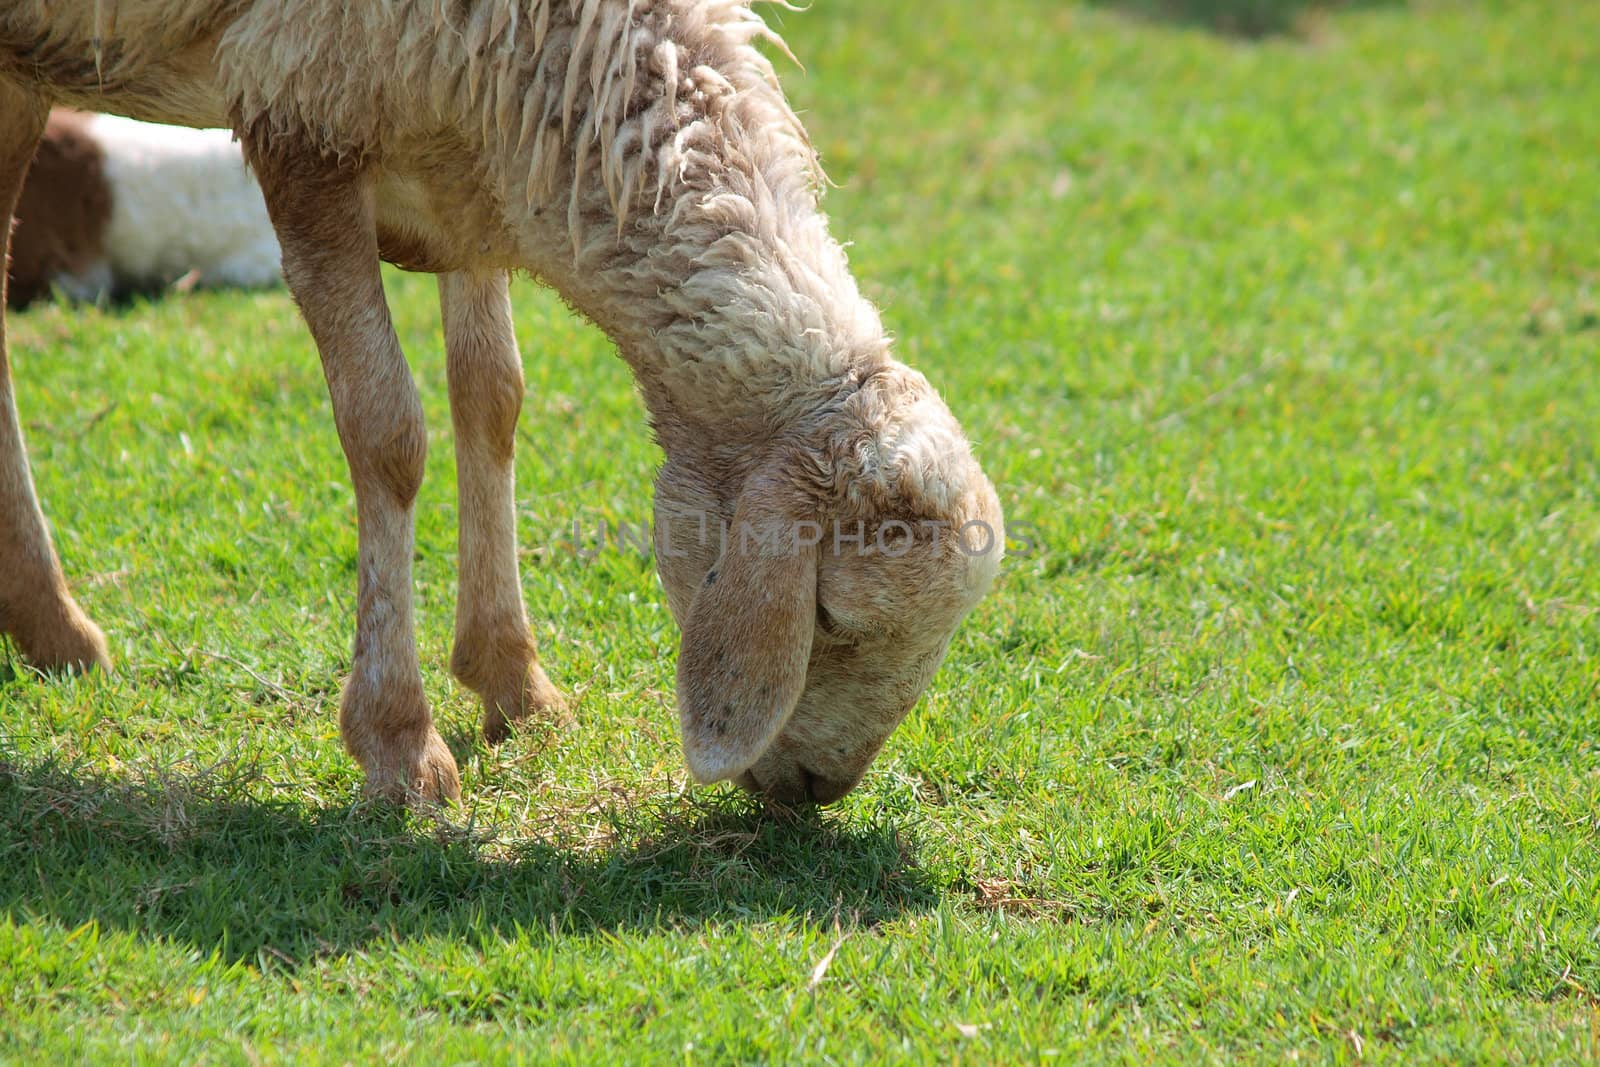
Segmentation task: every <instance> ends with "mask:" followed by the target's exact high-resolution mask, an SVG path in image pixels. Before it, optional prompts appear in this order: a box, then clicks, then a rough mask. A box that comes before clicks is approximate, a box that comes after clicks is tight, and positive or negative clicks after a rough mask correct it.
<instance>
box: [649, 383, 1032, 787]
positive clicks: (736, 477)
mask: <svg viewBox="0 0 1600 1067" xmlns="http://www.w3.org/2000/svg"><path fill="white" fill-rule="evenodd" d="M655 530H656V550H657V552H656V555H657V561H658V563H657V565H658V568H659V571H660V574H661V578H662V583H663V585H664V586H665V588H666V591H667V595H668V600H669V602H670V604H671V607H672V610H673V614H674V615H675V616H676V618H677V620H678V623H679V626H680V627H681V629H682V632H683V639H682V646H681V650H680V654H679V661H678V707H679V720H680V727H681V730H682V737H683V745H684V752H685V755H686V757H687V760H688V764H689V769H690V770H691V772H693V774H694V776H695V778H697V779H698V780H699V781H701V782H705V783H710V782H715V781H719V780H723V779H732V780H733V781H735V782H736V783H738V784H739V785H740V786H742V787H744V788H746V789H749V790H752V791H754V792H759V793H764V794H766V795H769V796H771V797H773V798H775V799H778V800H782V801H785V802H791V803H793V802H803V801H816V802H821V803H826V802H828V801H831V800H835V799H837V798H839V797H841V796H843V795H844V794H845V793H847V792H849V791H850V790H851V789H852V788H854V787H855V785H856V784H857V782H859V781H860V779H861V776H862V775H863V774H864V773H865V771H866V769H867V766H868V765H869V764H870V763H871V762H872V760H873V758H874V757H875V756H876V755H877V753H878V751H879V749H880V748H882V746H883V743H884V741H885V740H886V739H887V738H888V736H889V734H890V733H891V732H892V731H893V730H894V728H895V727H896V726H897V725H898V724H899V723H900V721H901V719H903V718H904V717H905V715H906V713H907V712H908V711H910V709H911V707H912V706H913V705H914V704H915V703H916V701H917V698H918V697H919V696H920V695H921V694H922V691H923V690H924V689H925V688H926V687H927V684H928V682H929V680H930V679H931V678H932V677H933V674H934V672H935V670H937V668H938V666H939V663H940V661H941V660H942V659H943V658H944V654H945V650H946V649H947V648H948V647H949V643H950V639H951V637H952V636H953V635H954V633H955V630H956V627H957V625H958V624H959V623H960V621H961V619H962V618H963V617H964V616H965V615H966V614H967V612H968V611H969V610H970V609H971V608H972V607H973V605H974V604H975V603H976V602H977V601H978V599H979V598H980V597H981V596H982V595H983V593H984V591H985V590H986V589H987V588H988V586H989V584H990V582H991V581H992V580H993V578H994V575H995V572H996V570H997V569H998V566H999V562H1000V557H1001V553H1002V551H1003V548H1002V546H1003V544H1004V530H1003V525H1002V519H1001V514H1000V506H999V502H998V500H997V499H996V497H995V492H994V488H993V487H992V486H991V485H990V484H989V481H988V479H987V478H985V477H984V474H983V472H982V470H980V469H979V467H978V464H977V462H976V461H975V460H974V459H973V458H972V454H971V450H970V448H969V446H968V444H967V441H966V438H965V437H964V436H963V435H962V433H961V429H960V427H959V426H958V425H957V423H956V421H955V419H954V417H952V416H951V414H950V412H949V410H948V409H947V408H946V407H945V405H944V403H943V402H942V401H941V400H940V399H939V397H938V395H937V394H936V393H935V392H934V390H933V389H932V387H931V386H929V384H928V382H927V381H926V379H924V378H923V377H922V375H920V374H918V373H916V372H915V371H912V370H910V369H909V368H907V367H905V366H903V365H901V364H898V363H895V362H893V361H885V362H884V363H882V364H880V365H879V366H877V367H875V368H873V369H871V370H869V371H866V372H865V373H864V374H862V375H861V376H860V377H859V378H858V379H856V380H854V381H852V382H851V383H850V385H849V387H848V389H847V390H846V391H845V393H844V395H842V396H836V397H834V398H833V399H832V400H830V401H829V402H828V403H825V404H822V405H821V406H820V407H819V409H818V410H817V411H816V412H814V413H812V415H811V416H810V417H808V418H804V419H800V420H798V422H797V425H796V426H795V427H794V428H793V429H792V430H790V431H789V432H787V433H784V434H782V435H780V436H779V437H778V438H777V439H776V440H775V441H773V442H771V443H770V446H769V447H767V448H766V449H765V451H764V454H762V455H760V456H759V457H756V458H754V459H753V460H752V459H749V458H748V457H746V458H744V459H742V460H740V459H733V460H730V459H728V458H726V457H723V458H717V457H714V456H712V455H711V454H710V453H700V454H697V455H684V454H682V453H681V452H680V454H679V455H673V454H672V452H671V451H670V450H669V453H668V461H667V464H666V465H665V466H664V467H663V469H662V472H661V476H660V477H659V479H658V481H657V495H656V523H655Z"/></svg>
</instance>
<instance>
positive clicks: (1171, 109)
mask: <svg viewBox="0 0 1600 1067" xmlns="http://www.w3.org/2000/svg"><path fill="white" fill-rule="evenodd" d="M1219 10H1220V14H1219ZM1262 11H1265V12H1266V13H1267V15H1266V16H1261V15H1260V12H1262ZM1240 12H1243V14H1242V15H1241V14H1240ZM1280 16H1281V17H1280ZM782 23H783V28H784V31H785V33H786V35H787V36H788V38H789V40H790V43H791V44H792V45H793V47H794V49H795V51H796V52H797V53H798V54H799V55H800V56H801V57H802V58H803V59H804V60H805V61H806V64H807V72H806V73H805V74H804V75H802V74H800V73H798V72H793V71H791V72H790V73H789V74H788V75H787V83H788V86H789V89H790V93H791V95H792V96H793V97H794V98H795V99H796V101H797V103H798V104H799V105H800V106H802V107H803V108H805V109H806V111H807V121H808V124H809V125H810V127H811V129H812V132H813V135H814V137H815V140H816V141H817V143H818V145H819V146H820V148H821V149H822V151H823V154H824V157H825V162H826V163H827V165H828V167H829V169H830V173H831V175H832V177H833V178H834V180H835V181H836V182H838V183H839V186H840V187H839V188H838V189H837V190H835V191H833V192H832V193H831V194H830V196H829V200H828V204H829V210H830V212H831V214H832V215H833V218H834V222H835V226H836V228H837V230H838V232H839V233H840V235H841V236H843V237H845V238H848V239H850V240H852V241H853V242H854V245H853V248H852V252H851V255H852V260H853V262H854V264H855V265H856V267H857V272H858V275H859V277H860V278H861V279H862V281H863V284H864V286H865V287H866V288H867V290H868V291H869V292H870V293H871V294H872V295H873V296H874V297H875V298H876V299H877V300H878V301H879V302H880V303H881V305H882V306H883V308H884V311H885V317H886V320H887V322H888V323H889V324H890V326H891V328H892V329H893V330H894V331H895V333H896V334H897V336H898V337H899V339H900V340H899V349H900V352H901V354H902V355H903V356H904V357H905V358H907V359H908V360H909V361H910V362H912V363H914V364H915V365H917V366H918V367H919V368H921V369H922V370H923V371H925V372H926V373H927V374H928V376H929V377H930V378H931V379H932V380H933V381H934V382H935V384H936V385H938V386H939V387H940V389H941V390H942V391H943V393H944V395H945V397H946V399H947V400H948V401H949V403H950V405H951V407H952V408H953V409H954V410H955V411H956V412H957V414H958V415H959V416H960V417H961V418H962V420H963V422H964V424H965V425H966V427H967V430H968V432H969V434H970V435H971V437H972V438H973V439H974V441H976V442H977V447H978V451H979V455H980V458H981V459H982V461H983V462H984V464H985V466H986V468H987V469H988V471H989V473H990V475H991V476H992V477H993V479H994V481H995V482H996V483H997V484H998V485H999V486H1000V488H1001V496H1002V499H1003V501H1004V502H1005V505H1006V508H1007V513H1008V516H1009V518H1010V519H1011V520H1012V521H1013V522H1014V523H1026V524H1028V526H1027V527H1019V528H1021V529H1023V530H1024V532H1026V533H1027V535H1028V537H1029V539H1030V540H1031V541H1032V542H1033V544H1032V547H1031V550H1030V551H1027V552H1018V553H1015V554H1014V556H1013V558H1012V559H1011V560H1010V561H1009V562H1008V564H1007V568H1006V571H1005V573H1004V576H1003V578H1002V580H1001V582H1000V584H999V586H998V588H997V589H996V591H995V592H994V594H993V595H992V596H991V597H990V598H989V599H988V600H987V601H986V602H985V603H984V604H983V605H982V606H981V607H980V608H979V609H978V610H977V612H976V613H975V614H974V615H973V617H972V618H971V619H970V620H969V622H968V624H967V625H966V626H965V627H964V628H963V630H962V631H961V633H960V635H959V636H958V638H957V640H956V642H955V644H954V646H953V647H952V649H951V652H950V656H949V660H948V662H947V663H946V666H945V667H944V668H943V670H942V671H941V673H940V675H939V676H938V678H937V679H936V680H935V683H934V685H933V687H932V688H931V689H930V691H929V693H928V694H927V696H926V697H925V698H924V700H923V702H922V703H921V705H920V706H919V707H918V709H917V710H916V711H915V712H914V713H913V714H912V716H911V717H910V719H909V720H908V721H907V722H906V723H905V724H904V725H903V726H902V727H901V728H900V730H899V731H898V732H897V733H896V734H895V736H894V737H893V738H892V739H891V740H890V742H889V744H888V746H887V748H886V750H885V751H884V753H883V755H882V756H881V757H880V759H879V761H878V762H877V764H876V765H875V766H874V768H873V770H872V771H871V772H870V773H869V775H868V777H867V779H866V781H865V783H864V785H863V786H862V788H861V789H859V790H858V791H857V792H856V793H854V794H852V795H851V796H850V797H849V798H847V800H845V801H844V802H843V803H841V804H839V805H838V806H837V807H835V808H831V809H828V810H825V811H823V812H821V813H809V814H807V813H802V814H800V815H797V816H792V817H788V818H776V817H764V816H763V815H762V813H761V812H760V811H759V810H758V809H757V808H756V807H755V806H754V805H753V804H752V803H751V802H749V801H747V800H745V799H743V798H741V797H740V796H738V795H736V794H735V793H733V792H731V791H729V790H727V789H725V788H724V789H717V790H710V791H706V790H699V789H693V788H689V787H688V786H687V784H686V775H685V772H684V770H683V766H682V759H681V755H680V752H679V749H678V745H677V740H676V736H675V730H674V721H675V717H674V716H675V713H674V711H673V707H672V696H671V688H672V680H673V657H674V655H675V649H676V643H677V634H676V630H675V628H674V626H673V625H672V622H671V619H670V616H669V614H668V612H667V610H666V606H665V602H664V599H663V596H662V594H661V592H660V590H659V587H658V585H657V582H656V579H655V576H654V572H653V568H652V566H651V564H650V562H649V561H648V560H646V559H644V558H642V557H640V556H639V555H638V554H637V553H636V552H634V551H631V550H630V551H616V550H612V549H609V548H608V550H606V551H602V552H599V553H593V552H590V551H588V549H591V548H593V547H594V545H593V541H594V530H595V528H596V527H597V525H599V524H601V523H610V524H615V523H617V522H628V523H637V522H641V521H644V520H645V519H647V518H648V516H649V482H650V477H651V474H652V469H653V466H654V464H655V463H656V461H657V458H658V454H657V452H656V450H655V449H654V447H653V445H652V444H651V443H650V441H649V439H648V436H647V434H646V432H645V430H644V427H643V423H642V418H641V414H640V408H639V404H638V402H637V401H636V399H635V397H634V396H633V394H632V390H631V384H630V382H629V379H628V377H627V374H626V371H625V368H624V366H623V365H622V363H621V362H620V361H619V360H616V359H615V358H614V357H613V356H612V355H611V354H610V352H609V350H608V346H607V344H606V343H605V341H604V340H603V338H602V337H601V336H600V335H599V334H598V333H597V332H596V331H595V330H593V329H592V328H590V327H588V326H586V325H584V324H581V323H579V322H577V321H575V320H574V319H573V318H572V317H571V316H570V315H569V314H568V313H567V312H566V310H565V309H564V308H563V307H562V306H561V305H560V304H559V302H558V301H556V300H555V299H554V298H552V297H551V296H550V295H549V294H547V293H544V292H541V291H538V290H537V289H535V288H534V287H533V286H531V285H526V284H525V285H523V286H522V287H521V288H520V289H519V290H518V293H517V302H518V307H519V335H520V338H521V341H522V346H523V351H524V353H525V356H526V362H527V374H528V395H527V404H526V407H525V411H524V418H523V429H522V431H521V441H522V448H521V467H520V471H519V479H520V480H519V490H518V492H519V502H520V505H521V507H522V509H523V516H524V517H523V525H522V543H523V547H524V565H525V571H524V585H525V589H526V593H527V596H528V600H529V604H530V606H531V608H532V611H533V614H534V618H535V629H536V631H537V633H538V635H539V637H540V639H541V641H542V642H543V649H544V652H545V658H546V662H547V664H548V665H549V667H550V670H551V673H552V676H553V677H555V679H556V680H557V681H558V683H559V684H561V685H562V686H563V687H565V688H567V689H568V690H569V691H570V692H572V693H573V694H574V695H575V697H576V722H575V724H574V725H573V726H571V727H570V728H569V729H567V730H565V731H563V732H560V733H559V734H557V735H555V736H548V737H538V736H519V737H517V738H515V739H513V740H512V741H511V742H509V743H508V744H506V745H505V746H503V747H501V748H499V749H496V750H489V749H487V748H485V747H483V746H482V745H481V744H480V743H478V742H476V741H475V739H474V736H473V731H474V728H475V725H476V719H477V711H476V708H475V707H474V704H473V701H472V700H471V699H470V694H468V693H466V692H465V691H464V690H461V689H458V688H457V687H456V686H455V685H454V684H453V683H452V681H451V680H450V678H449V676H448V673H447V671H446V670H445V660H446V656H447V645H448V638H449V631H450V625H451V612H452V604H453V596H454V556H455V533H454V529H455V522H454V510H455V508H454V486H453V478H454V471H453V467H452V464H451V459H450V450H449V435H448V426H449V420H448V417H447V414H446V410H445V396H444V368H443V360H442V357H441V355H440V351H441V341H440V337H439V327H438V323H437V311H436V309H435V304H434V299H433V287H432V283H431V281H430V280H429V279H427V278H425V277H416V276H406V275H401V274H398V273H396V274H392V275H390V276H389V281H390V283H391V286H390V295H391V299H392V301H393V304H394V307H395V312H396V316H397V320H398V323H399V327H400V330H401V335H402V340H403V341H404V342H405V343H406V344H407V347H408V351H409V352H410V354H411V356H412V360H413V363H414V365H415V367H416V370H417V374H418V377H419V379H420V382H421V384H422V389H423V395H424V400H425V403H426V405H427V408H428V416H429V424H430V441H431V452H430V455H429V459H428V466H429V474H428V482H427V484H426V486H425V488H424V490H423V494H422V497H421V500H420V510H419V520H418V525H419V530H418V563H417V566H418V588H419V596H420V607H419V610H420V613H421V622H420V625H421V640H422V645H423V656H424V675H425V678H426V681H427V685H428V688H429V690H430V695H431V698H432V699H433V701H434V702H435V707H436V709H437V714H438V716H439V719H440V722H441V728H442V729H443V730H444V732H445V734H446V736H447V738H449V739H450V741H451V743H452V745H453V747H454V748H455V750H456V754H457V756H458V758H459V759H460V760H461V763H462V768H463V776H464V783H463V784H464V788H465V802H464V805H463V806H462V807H461V808H458V809H455V810H453V811H451V812H449V813H448V814H447V815H446V816H445V817H442V818H435V817H429V816H425V815H416V814H404V813H395V812H392V811H385V810H381V809H375V808H372V807H368V806H365V805H363V804H361V803H359V802H358V797H359V792H360V780H359V774H358V770H357V768H356V766H355V765H354V764H353V763H352V762H351V761H350V760H349V759H348V758H347V757H345V756H344V755H343V754H342V752H341V750H340V746H339V743H338V737H337V724H336V717H337V707H336V705H337V699H338V683H339V679H340V676H341V674H342V672H343V671H344V670H345V668H346V666H347V664H348V661H349V650H350V634H351V626H352V615H353V605H352V600H353V592H354V586H355V580H354V559H355V526H354V516H353V505H352V499H351V495H350V492H349V489H348V484H347V479H346V475H345V472H344V466H343V460H342V457H341V456H340V453H339V449H338V445H337V441H336V438H335V436H334V432H333V426H332V420H331V418H330V417H329V413H328V405H327V399H326V394H325V391H324V387H323V385H322V382H321V378H320V373H319V370H318V366H317V361H316V359H315V357H314V355H313V353H312V351H311V348H310V345H309V341H308V339H307V337H306V335H305V333H304V331H303V329H302V327H301V326H300V324H299V322H298V320H297V319H296V316H295V313H294V311H293V309H292V307H291V305H290V303H289V301H288V299H287V297H286V296H284V295H283V294H281V293H271V294H260V295H238V294H232V295H227V294H215V295H199V296H194V297H190V298H182V299H172V300H168V301H165V302H161V303H157V304H148V305H146V304H141V305H137V306H134V307H131V308H127V309H121V310H115V311H97V310H92V309H91V310H82V309H71V308H66V307H61V306H57V307H45V308H41V309H38V310H34V311H30V312H28V313H26V314H23V315H20V316H15V317H14V318H13V320H12V342H13V360H14V363H15V366H16V370H17V375H18V379H19V386H18V389H19V398H18V399H19V404H20V406H21V408H22V412H23V420H24V423H25V424H26V427H27V429H28V432H29V434H30V435H31V446H32V453H33V457H34V465H35V471H36V476H37V480H38V483H39V489H40V493H41V496H42V497H43V499H44V502H45V506H46V510H47V511H48V512H49V514H50V516H51V518H52V521H53V523H54V526H55V529H56V533H57V537H58V544H59V547H60V551H61V554H62V556H63V559H64V561H65V564H66V567H67V569H68V572H69V574H71V575H72V576H73V577H74V581H75V587H76V590H77V592H78V595H79V597H80V599H81V600H82V602H83V603H84V605H85V607H86V608H87V609H88V610H89V611H90V612H91V614H92V615H94V616H95V617H96V618H97V619H98V621H99V622H100V623H101V624H102V626H104V628H105V629H106V631H107V633H108V634H109V635H110V637H111V640H112V646H113V654H114V656H115V657H116V659H117V663H118V667H117V669H116V670H115V671H114V672H113V673H111V674H108V675H103V676H98V677H92V678H85V679H79V680H72V679H41V678H39V677H37V676H34V675H32V674H30V673H29V672H28V671H27V670H26V669H25V668H24V667H23V666H22V665H21V663H20V661H18V660H17V659H16V657H15V655H14V653H12V652H11V651H10V650H9V649H0V682H3V688H0V1059H6V1060H11V1061H16V1062H23V1061H27V1062H68V1061H70V1060H73V1059H83V1058H87V1059H93V1060H110V1059H117V1060H135V1061H146V1062H156V1061H161V1062H166V1061H178V1060H182V1061H213V1062H296V1063H299V1062H312V1063H315V1062H340V1061H345V1062H371V1061H374V1060H379V1059H386V1060H398V1061H403V1062H425V1063H435V1062H437V1063H445V1062H460V1061H470V1060H499V1059H502V1058H510V1057H513V1056H516V1057H523V1058H527V1059H534V1060H544V1059H549V1060H556V1061H565V1062H573V1063H608V1062H635V1061H667V1060H671V1061H674V1062H691V1063H720V1062H729V1061H757V1062H769V1061H778V1062H861V1061H869V1060H870V1061H874V1062H876V1061H878V1060H880V1059H882V1060H889V1061H905V1062H946V1061H954V1060H960V1061H962V1062H974V1063H977V1062H1008V1063H1009V1062H1016V1063H1023V1062H1036V1061H1051V1062H1063V1063H1075V1062H1080V1061H1084V1060H1109V1061H1144V1060H1150V1059H1159V1060H1165V1061H1168V1062H1174V1063H1190V1062H1195V1061H1197V1060H1214V1061H1219V1062H1232V1061H1235V1060H1239V1059H1255V1060H1261V1061H1268V1062H1279V1061H1282V1060H1285V1059H1290V1058H1295V1059H1305V1060H1319V1061H1321V1060H1331V1061H1346V1062H1353V1061H1367V1060H1386V1061H1390V1062H1407V1063H1410V1062H1418V1061H1430V1060H1431V1061H1437V1062H1464V1061H1479V1062H1503V1061H1522V1062H1551V1061H1559V1060H1567V1061H1585V1060H1587V1061H1593V1060H1594V1059H1595V1058H1596V1057H1597V1056H1600V744H1597V743H1600V559H1597V550H1600V500H1597V494H1600V458H1597V445H1596V440H1597V431H1600V374H1597V373H1596V371H1597V369H1600V75H1597V73H1596V72H1597V71H1600V5H1595V4H1589V3H1557V2H1556V0H1549V2H1547V3H1513V2H1489V0H1485V2H1482V3H1475V2H1465V0H1459V2H1458V0H1424V2H1417V3H1412V4H1401V3H1392V4H1373V3H1368V4H1347V5H1342V6H1339V7H1336V8H1334V9H1332V10H1318V9H1316V8H1314V7H1313V6H1310V5H1307V4H1305V3H1287V4H1284V5H1280V6H1279V7H1275V6H1274V5H1272V4H1270V3H1265V2H1264V0H1235V2H1234V3H1233V4H1221V3H1218V2H1212V3H1209V4H1207V3H1201V2H1200V0H1185V2H1182V3H1176V2H1174V3H1159V2H1154V0H1152V2H1136V0H1128V2H1126V3H1117V2H1113V0H1100V2H1098V3H1091V4H1087V5H1084V6H1076V5H1073V4H1068V3H1039V2H1035V0H991V2H988V3H985V4H981V5H974V4H971V3H966V2H964V0H917V2H912V0H894V2H890V0H871V2H870V3H860V4H847V3H842V2H837V0H822V2H819V3H818V4H816V5H815V7H814V9H813V10H812V11H810V12H807V13H805V14H787V13H785V14H783V17H782ZM574 524H576V527H577V529H578V530H579V531H580V536H578V537H577V538H576V539H575V538H574V534H573V529H574ZM580 548H581V549H584V551H578V549H580ZM3 565H4V563H3V561H0V566H3Z"/></svg>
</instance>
